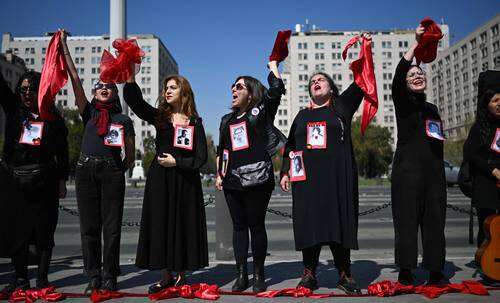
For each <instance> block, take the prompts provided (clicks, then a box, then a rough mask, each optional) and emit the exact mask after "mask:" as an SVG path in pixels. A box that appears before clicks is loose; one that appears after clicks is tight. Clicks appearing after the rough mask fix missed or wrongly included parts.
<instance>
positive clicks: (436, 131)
mask: <svg viewBox="0 0 500 303" xmlns="http://www.w3.org/2000/svg"><path fill="white" fill-rule="evenodd" d="M425 132H426V133H427V136H428V137H430V138H434V139H438V140H441V141H444V135H443V124H442V123H441V121H439V120H433V119H427V120H425Z"/></svg>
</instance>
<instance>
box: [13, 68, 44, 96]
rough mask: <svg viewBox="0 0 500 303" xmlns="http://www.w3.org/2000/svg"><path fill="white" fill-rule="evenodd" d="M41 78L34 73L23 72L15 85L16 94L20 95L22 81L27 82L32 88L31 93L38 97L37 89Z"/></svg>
mask: <svg viewBox="0 0 500 303" xmlns="http://www.w3.org/2000/svg"><path fill="white" fill-rule="evenodd" d="M41 78H42V74H41V73H39V72H35V71H29V72H25V73H24V74H22V75H21V77H20V78H19V81H17V85H16V93H17V94H20V90H21V85H22V84H23V81H24V80H28V82H29V83H30V86H31V87H32V88H33V92H34V93H35V94H37V95H38V88H39V87H40V79H41Z"/></svg>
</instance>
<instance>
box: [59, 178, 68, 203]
mask: <svg viewBox="0 0 500 303" xmlns="http://www.w3.org/2000/svg"><path fill="white" fill-rule="evenodd" d="M67 193H68V190H67V188H66V180H59V199H64V198H66V194H67Z"/></svg>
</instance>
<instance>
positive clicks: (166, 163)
mask: <svg viewBox="0 0 500 303" xmlns="http://www.w3.org/2000/svg"><path fill="white" fill-rule="evenodd" d="M163 155H164V157H158V164H160V165H161V166H163V167H174V166H175V165H176V162H175V158H174V157H173V156H172V155H171V154H168V153H163Z"/></svg>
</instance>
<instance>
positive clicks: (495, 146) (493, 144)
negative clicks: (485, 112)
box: [490, 128, 500, 154]
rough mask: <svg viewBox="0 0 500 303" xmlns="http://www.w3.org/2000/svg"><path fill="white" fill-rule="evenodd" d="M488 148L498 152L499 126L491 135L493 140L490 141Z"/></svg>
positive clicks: (499, 141) (499, 140)
mask: <svg viewBox="0 0 500 303" xmlns="http://www.w3.org/2000/svg"><path fill="white" fill-rule="evenodd" d="M490 148H491V149H492V150H493V151H495V152H497V153H499V154H500V128H497V131H496V132H495V136H494V137H493V142H491V145H490Z"/></svg>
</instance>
